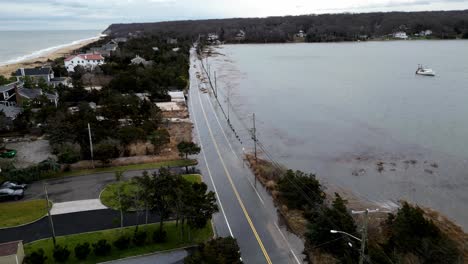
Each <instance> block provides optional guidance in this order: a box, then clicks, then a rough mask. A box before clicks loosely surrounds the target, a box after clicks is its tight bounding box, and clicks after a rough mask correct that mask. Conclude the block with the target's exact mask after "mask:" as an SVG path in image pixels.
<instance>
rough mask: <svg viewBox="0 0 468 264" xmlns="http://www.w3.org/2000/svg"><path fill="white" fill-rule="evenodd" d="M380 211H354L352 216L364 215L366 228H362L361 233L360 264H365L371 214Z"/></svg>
mask: <svg viewBox="0 0 468 264" xmlns="http://www.w3.org/2000/svg"><path fill="white" fill-rule="evenodd" d="M378 211H379V209H375V210H369V209H366V210H364V211H354V210H352V211H351V213H352V214H364V226H363V227H362V232H361V254H360V256H359V264H364V258H365V251H366V244H367V223H368V221H369V213H376V212H378Z"/></svg>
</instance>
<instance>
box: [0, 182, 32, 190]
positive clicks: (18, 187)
mask: <svg viewBox="0 0 468 264" xmlns="http://www.w3.org/2000/svg"><path fill="white" fill-rule="evenodd" d="M27 186H28V185H26V184H17V183H15V182H10V181H6V182H4V183H3V184H2V185H1V186H0V188H1V189H4V188H6V189H12V190H23V189H26V187H27Z"/></svg>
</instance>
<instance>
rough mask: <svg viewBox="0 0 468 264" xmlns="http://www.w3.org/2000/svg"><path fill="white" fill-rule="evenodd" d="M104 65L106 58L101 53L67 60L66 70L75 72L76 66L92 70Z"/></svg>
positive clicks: (74, 56)
mask: <svg viewBox="0 0 468 264" xmlns="http://www.w3.org/2000/svg"><path fill="white" fill-rule="evenodd" d="M102 64H104V57H103V56H102V55H101V54H99V53H90V54H77V55H72V56H70V57H68V58H66V59H65V69H67V71H68V72H74V71H75V67H76V66H81V67H83V68H85V69H88V70H92V69H94V68H95V67H96V66H98V65H102Z"/></svg>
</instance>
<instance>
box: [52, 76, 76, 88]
mask: <svg viewBox="0 0 468 264" xmlns="http://www.w3.org/2000/svg"><path fill="white" fill-rule="evenodd" d="M49 84H50V85H52V86H54V87H57V86H59V85H60V84H61V85H63V86H68V87H72V84H71V79H70V78H69V77H55V78H53V79H50V83H49Z"/></svg>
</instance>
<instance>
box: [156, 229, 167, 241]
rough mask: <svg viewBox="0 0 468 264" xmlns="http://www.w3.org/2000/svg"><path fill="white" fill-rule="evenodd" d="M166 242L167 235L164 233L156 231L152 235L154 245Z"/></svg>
mask: <svg viewBox="0 0 468 264" xmlns="http://www.w3.org/2000/svg"><path fill="white" fill-rule="evenodd" d="M166 240H167V233H166V231H164V230H163V231H159V230H156V231H154V233H153V242H154V243H164V242H166Z"/></svg>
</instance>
